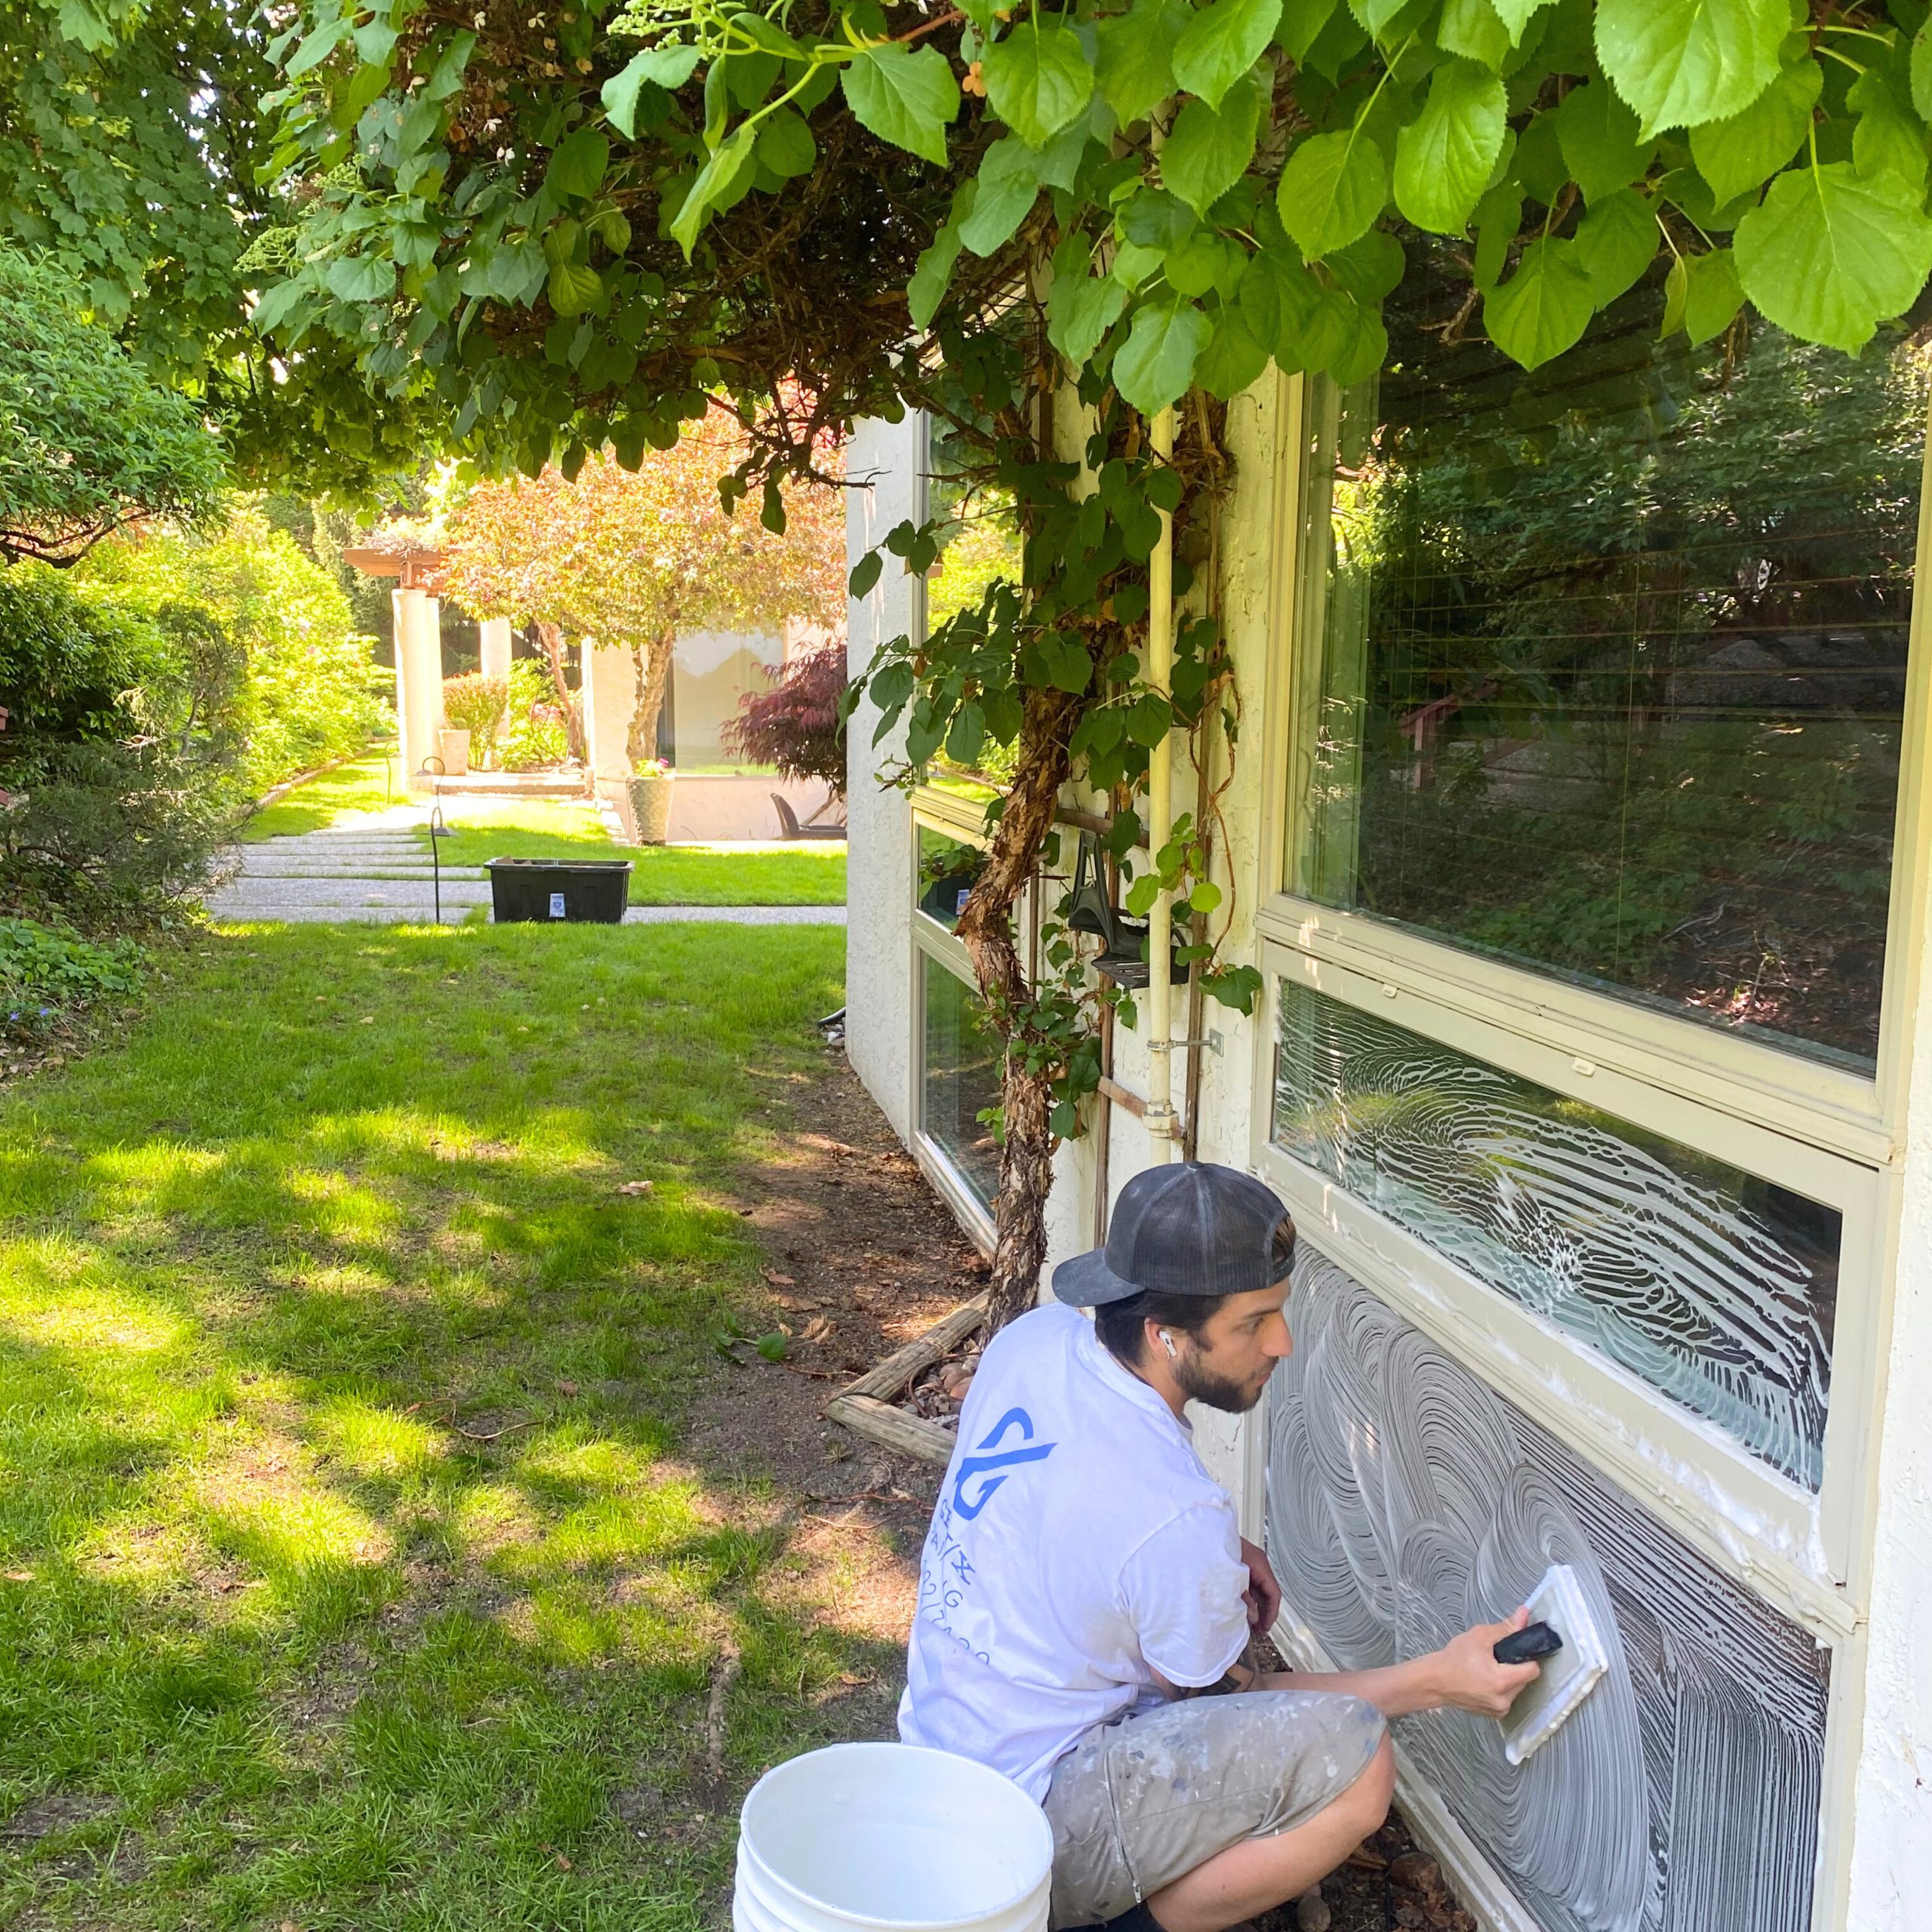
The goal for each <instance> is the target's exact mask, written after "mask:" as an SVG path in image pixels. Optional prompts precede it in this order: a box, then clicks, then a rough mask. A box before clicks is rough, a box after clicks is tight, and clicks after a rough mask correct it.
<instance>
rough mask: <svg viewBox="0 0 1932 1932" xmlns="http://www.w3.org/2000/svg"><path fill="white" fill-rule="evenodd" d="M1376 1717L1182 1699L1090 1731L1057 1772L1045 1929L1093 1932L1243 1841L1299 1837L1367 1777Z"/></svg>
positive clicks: (1319, 1694) (1302, 1705)
mask: <svg viewBox="0 0 1932 1932" xmlns="http://www.w3.org/2000/svg"><path fill="white" fill-rule="evenodd" d="M1382 1734H1383V1720H1382V1714H1381V1712H1379V1711H1378V1710H1377V1709H1375V1707H1374V1706H1373V1705H1372V1704H1366V1703H1363V1702H1362V1700H1361V1699H1360V1698H1359V1697H1343V1696H1340V1695H1338V1694H1336V1693H1334V1692H1332V1691H1319V1690H1244V1691H1241V1692H1238V1693H1237V1694H1234V1695H1232V1696H1229V1697H1198V1698H1191V1699H1189V1700H1185V1701H1183V1702H1180V1703H1172V1704H1165V1705H1163V1706H1161V1707H1160V1708H1159V1709H1155V1710H1152V1711H1146V1712H1142V1713H1141V1714H1140V1715H1138V1716H1134V1717H1127V1718H1118V1719H1117V1720H1116V1721H1115V1722H1113V1723H1112V1724H1101V1725H1099V1726H1097V1727H1095V1728H1094V1730H1090V1731H1089V1732H1088V1734H1087V1735H1086V1736H1085V1737H1083V1738H1082V1739H1081V1740H1080V1742H1079V1743H1078V1744H1076V1745H1075V1746H1074V1747H1073V1749H1072V1750H1071V1751H1069V1752H1068V1753H1067V1754H1066V1756H1065V1757H1064V1758H1062V1759H1061V1760H1060V1762H1059V1763H1058V1764H1057V1765H1055V1766H1054V1775H1053V1783H1052V1786H1051V1788H1050V1789H1048V1792H1047V1798H1046V1813H1047V1821H1048V1823H1049V1824H1051V1826H1053V1832H1054V1894H1053V1923H1054V1926H1055V1927H1066V1926H1071V1925H1091V1924H1097V1922H1098V1921H1100V1920H1102V1919H1106V1918H1114V1917H1115V1916H1116V1915H1118V1914H1119V1913H1121V1912H1124V1911H1126V1910H1127V1909H1128V1907H1129V1906H1132V1905H1135V1904H1137V1903H1140V1901H1141V1900H1143V1899H1147V1898H1151V1897H1152V1896H1153V1895H1154V1894H1155V1893H1156V1892H1158V1891H1160V1890H1161V1889H1162V1888H1163V1887H1166V1886H1168V1885H1171V1884H1173V1883H1174V1881H1175V1880H1176V1879H1177V1878H1180V1877H1182V1876H1183V1875H1185V1874H1186V1873H1187V1872H1192V1870H1193V1869H1195V1866H1198V1865H1203V1864H1205V1863H1207V1860H1209V1859H1211V1858H1212V1857H1214V1854H1216V1853H1217V1852H1220V1851H1225V1850H1226V1849H1227V1848H1228V1847H1229V1845H1231V1844H1240V1843H1241V1841H1242V1840H1243V1839H1244V1838H1272V1837H1273V1836H1274V1835H1275V1833H1276V1832H1285V1831H1291V1830H1292V1829H1294V1827H1295V1826H1297V1825H1303V1824H1306V1823H1307V1822H1308V1820H1309V1819H1311V1818H1312V1817H1314V1816H1315V1814H1316V1813H1317V1812H1318V1811H1320V1810H1322V1809H1323V1808H1324V1807H1325V1806H1327V1805H1329V1804H1333V1803H1334V1801H1335V1800H1336V1799H1337V1798H1340V1796H1341V1795H1342V1794H1343V1792H1345V1791H1346V1790H1347V1789H1349V1786H1351V1785H1352V1784H1353V1783H1355V1780H1356V1779H1358V1777H1361V1774H1362V1773H1363V1772H1364V1771H1365V1770H1367V1768H1368V1761H1369V1760H1370V1759H1371V1758H1373V1757H1374V1755H1375V1752H1376V1749H1377V1746H1379V1745H1380V1743H1381V1742H1382Z"/></svg>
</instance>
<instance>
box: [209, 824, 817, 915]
mask: <svg viewBox="0 0 1932 1932" xmlns="http://www.w3.org/2000/svg"><path fill="white" fill-rule="evenodd" d="M445 815H446V817H450V818H452V819H457V820H459V822H460V816H461V814H460V813H457V812H451V811H449V809H448V801H445ZM428 824H429V811H428V808H426V807H425V806H422V805H417V804H405V805H395V806H392V807H390V808H389V809H388V810H387V811H380V812H365V813H361V814H358V815H357V816H356V817H354V818H352V819H349V820H343V822H341V823H338V824H336V825H333V826H328V827H326V828H325V829H323V830H321V831H319V832H296V833H292V834H291V835H288V836H287V837H285V838H265V839H263V840H261V841H260V842H259V843H257V844H247V845H238V846H235V847H233V848H231V849H230V850H229V852H228V853H227V854H225V855H224V857H223V866H222V878H221V883H220V884H218V885H217V886H215V887H214V888H212V889H211V891H209V892H208V894H207V900H206V903H207V905H208V910H209V911H210V912H211V913H213V914H214V916H215V917H216V918H217V919H232V920H237V921H240V920H276V921H285V922H289V923H294V924H352V923H362V924H375V925H425V926H426V925H429V924H431V923H432V921H434V920H435V916H436V889H435V874H434V869H433V867H432V862H431V860H430V857H429V850H428V841H427V840H426V838H424V837H423V832H424V830H425V829H426V827H427V826H428ZM489 903H490V879H489V875H488V873H487V872H485V870H484V869H483V868H482V867H481V866H451V865H445V866H444V867H443V868H442V920H443V924H445V925H460V924H463V921H464V920H465V919H466V918H468V917H469V912H470V910H471V909H472V907H474V906H488V904H489ZM684 919H705V920H715V921H719V922H721V923H722V924H730V925H748V926H780V925H841V926H842V925H843V924H844V923H845V909H844V906H632V907H630V908H629V909H628V910H627V911H626V913H625V914H624V923H625V924H626V925H660V924H665V923H666V922H669V921H677V920H684Z"/></svg>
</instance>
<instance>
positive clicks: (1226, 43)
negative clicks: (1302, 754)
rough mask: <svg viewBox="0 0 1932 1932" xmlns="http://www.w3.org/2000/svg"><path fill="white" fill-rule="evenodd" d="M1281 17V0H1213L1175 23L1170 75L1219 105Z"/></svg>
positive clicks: (1249, 68)
mask: <svg viewBox="0 0 1932 1932" xmlns="http://www.w3.org/2000/svg"><path fill="white" fill-rule="evenodd" d="M1280 20H1281V0H1214V4H1213V5H1211V6H1207V7H1204V8H1201V11H1199V12H1198V14H1195V16H1194V17H1193V18H1192V20H1189V22H1188V23H1187V25H1186V26H1185V27H1183V29H1181V35H1180V39H1179V40H1177V42H1175V43H1174V78H1175V79H1176V80H1177V81H1178V82H1180V85H1182V86H1183V87H1184V88H1186V90H1187V91H1188V92H1189V94H1196V95H1198V96H1199V97H1200V98H1201V100H1204V101H1205V102H1206V103H1207V105H1208V106H1210V107H1219V106H1220V104H1221V102H1222V100H1223V97H1225V96H1226V94H1227V92H1228V91H1229V88H1232V86H1233V85H1234V84H1235V82H1237V81H1238V80H1239V79H1240V78H1241V77H1242V75H1244V74H1247V73H1248V72H1251V71H1252V69H1253V68H1254V63H1256V61H1257V60H1260V58H1261V55H1262V52H1263V49H1265V48H1266V46H1267V45H1268V43H1269V42H1270V41H1271V40H1272V39H1273V38H1274V37H1275V27H1276V26H1277V25H1278V23H1279V22H1280Z"/></svg>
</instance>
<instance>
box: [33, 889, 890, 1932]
mask: <svg viewBox="0 0 1932 1932" xmlns="http://www.w3.org/2000/svg"><path fill="white" fill-rule="evenodd" d="M641 940H642V936H641V935H640V934H638V933H637V932H636V931H635V930H633V931H618V930H614V929H610V928H583V927H563V928H502V929H497V930H494V931H493V930H491V929H489V928H465V929H461V930H457V929H445V930H443V931H431V930H426V929H424V930H411V929H399V930H380V931H344V930H341V929H325V928H296V929H292V930H291V929H275V928H263V929H260V930H255V931H234V932H229V933H224V934H217V935H215V936H213V937H208V938H205V939H203V940H199V941H198V942H197V943H196V944H195V947H194V949H193V950H192V952H191V953H190V955H189V956H188V957H187V958H186V960H185V961H183V963H182V964H180V966H179V967H178V968H175V969H174V971H173V973H172V975H171V977H170V978H169V979H168V980H166V981H165V982H164V983H162V985H161V986H160V987H159V988H158V993H157V997H156V999H155V1004H154V1005H153V1007H152V1010H151V1011H150V1012H149V1014H148V1015H147V1017H146V1018H145V1020H143V1021H142V1022H141V1023H140V1024H139V1025H138V1026H137V1027H136V1028H135V1029H134V1031H133V1032H131V1035H130V1036H129V1038H128V1039H127V1041H125V1044H123V1045H122V1046H121V1047H120V1048H118V1050H116V1051H112V1052H108V1053H103V1054H100V1056H98V1057H95V1058H94V1059H92V1060H86V1061H84V1062H82V1063H79V1064H78V1065H77V1066H74V1067H72V1068H70V1069H67V1070H66V1072H63V1073H62V1074H60V1075H57V1076H54V1077H51V1078H42V1079H41V1080H38V1081H35V1082H33V1083H32V1084H29V1085H28V1086H26V1087H23V1088H21V1089H20V1090H19V1091H17V1092H15V1093H14V1094H11V1095H10V1096H9V1097H8V1098H7V1099H6V1100H4V1101H0V1820H5V1819H6V1818H8V1817H12V1816H14V1815H16V1814H18V1813H19V1812H20V1810H21V1809H22V1807H26V1806H27V1805H29V1804H35V1803H39V1804H50V1803H55V1804H59V1805H60V1806H62V1807H66V1808H65V1809H63V1810H60V1812H59V1813H58V1814H57V1822H56V1823H55V1825H54V1828H53V1829H50V1830H48V1832H46V1833H45V1835H42V1836H40V1837H38V1838H29V1839H26V1840H20V1841H15V1842H14V1843H13V1844H12V1847H11V1849H10V1850H7V1851H5V1853H4V1854H0V1924H15V1923H31V1924H34V1925H36V1926H41V1927H52V1928H72V1929H73V1932H78V1928H81V1927H100V1928H105V1929H106V1932H177V1928H179V1932H186V1928H188V1927H191V1926H192V1927H197V1928H230V1927H232V1928H237V1929H238V1932H239V1928H244V1927H248V1928H254V1927H271V1928H272V1927H275V1926H277V1925H278V1924H281V1923H283V1922H284V1921H288V1922H289V1923H292V1924H296V1925H298V1926H300V1927H302V1928H303V1932H349V1928H352V1927H353V1928H355V1932H366V1929H367V1928H384V1929H385V1932H387V1929H388V1928H395V1929H396V1932H404V1929H405V1928H406V1929H407V1932H418V1928H421V1929H422V1932H429V1928H432V1927H435V1928H443V1927H448V1928H452V1929H453V1928H454V1927H458V1926H461V1927H465V1928H471V1929H472V1932H476V1929H480V1932H511V1929H512V1928H515V1932H522V1928H525V1927H533V1928H534V1927H552V1926H555V1927H571V1928H580V1927H581V1928H586V1932H603V1928H607V1927H608V1928H609V1929H610V1932H619V1928H622V1932H638V1928H643V1932H655V1929H656V1928H663V1932H688V1929H689V1928H694V1927H697V1926H698V1925H700V1924H703V1923H705V1922H706V1921H707V1920H708V1918H709V1916H710V1915H711V1913H712V1910H713V1909H714V1908H713V1906H712V1903H710V1902H711V1901H712V1900H715V1897H716V1896H717V1890H718V1887H719V1886H720V1885H721V1884H722V1883H723V1882H724V1878H725V1875H726V1872H727V1870H728V1852H729V1846H730V1829H729V1820H728V1817H725V1816H721V1815H717V1814H716V1813H715V1810H704V1807H705V1806H706V1804H708V1803H709V1799H708V1798H706V1795H705V1793H704V1791H703V1789H700V1786H694V1785H692V1783H691V1780H694V1779H696V1778H699V1777H700V1774H701V1772H702V1768H703V1755H704V1745H703V1709H704V1703H705V1699H706V1688H707V1685H708V1683H709V1678H710V1674H711V1672H712V1669H713V1667H714V1665H715V1660H716V1658H717V1657H718V1654H719V1652H720V1650H721V1647H722V1646H723V1645H724V1644H726V1643H727V1642H729V1643H730V1644H731V1645H732V1646H733V1647H735V1648H736V1649H737V1650H738V1651H740V1652H741V1654H742V1655H743V1658H744V1660H745V1667H744V1674H743V1677H742V1678H741V1679H740V1684H739V1687H738V1688H737V1690H734V1693H733V1696H732V1700H731V1725H730V1752H729V1755H728V1764H729V1767H730V1768H731V1770H732V1772H733V1774H734V1777H737V1778H738V1779H740V1780H743V1778H744V1777H748V1776H749V1775H750V1774H752V1773H753V1772H755V1770H756V1769H757V1768H758V1765H759V1764H760V1763H761V1762H762V1761H764V1759H765V1758H768V1757H770V1756H771V1755H776V1754H777V1752H779V1751H780V1750H784V1751H789V1750H792V1749H799V1748H802V1747H803V1746H805V1745H806V1744H808V1743H810V1742H811V1741H812V1740H813V1739H814V1737H823V1736H827V1735H830V1734H832V1731H831V1730H830V1728H829V1721H828V1720H827V1719H826V1718H824V1717H823V1715H822V1714H821V1713H820V1710H819V1709H818V1705H817V1698H818V1697H819V1696H820V1694H821V1693H823V1691H824V1690H826V1687H828V1686H834V1685H835V1684H837V1683H838V1681H840V1678H841V1673H842V1672H848V1671H850V1670H851V1669H854V1668H855V1667H857V1666H858V1665H859V1663H860V1660H861V1657H862V1656H863V1657H869V1659H870V1661H871V1662H872V1664H873V1665H874V1666H876V1665H877V1663H878V1661H879V1659H878V1657H877V1655H875V1654H872V1653H871V1652H869V1651H868V1650H867V1647H866V1644H865V1641H864V1640H863V1638H857V1637H854V1636H853V1635H848V1634H845V1633H844V1632H841V1630H840V1629H838V1628H836V1627H833V1626H823V1627H821V1626H818V1625H817V1624H815V1623H814V1621H813V1620H812V1619H811V1618H810V1617H808V1616H806V1615H804V1614H801V1611H800V1610H799V1609H798V1607H797V1605H796V1604H795V1602H794V1601H793V1592H792V1589H791V1587H790V1586H789V1584H786V1585H785V1586H783V1587H781V1578H780V1567H782V1566H781V1565H780V1562H779V1560H780V1558H781V1557H782V1556H783V1534H782V1533H780V1532H777V1531H773V1530H771V1529H770V1528H769V1527H765V1521H766V1519H765V1518H764V1515H762V1514H761V1512H759V1511H758V1509H752V1510H751V1511H750V1513H749V1514H747V1499H746V1497H744V1496H743V1494H740V1492H738V1491H736V1490H734V1489H733V1488H731V1487H718V1486H716V1485H714V1484H712V1483H711V1482H710V1481H708V1480H707V1478H706V1476H705V1475H704V1473H703V1471H702V1469H698V1468H696V1467H694V1466H692V1465H691V1463H689V1462H688V1461H687V1460H684V1459H682V1458H681V1457H679V1455H678V1443H679V1438H680V1432H681V1426H682V1421H683V1417H684V1416H685V1410H686V1406H687V1404H688V1401H689V1400H690V1398H691V1395H692V1392H693V1391H694V1389H698V1388H701V1387H702V1386H703V1383H704V1380H705V1377H706V1374H707V1368H706V1364H709V1363H711V1362H712V1361H714V1360H715V1358H714V1357H713V1355H712V1352H711V1344H712V1337H713V1335H714V1334H715V1331H717V1329H718V1327H719V1325H720V1324H721V1321H722V1320H723V1318H724V1316H725V1315H726V1314H727V1313H728V1312H733V1311H735V1312H737V1313H738V1314H740V1315H745V1314H749V1312H750V1310H751V1308H752V1303H753V1301H754V1298H755V1296H756V1295H757V1294H758V1274H757V1270H758V1262H759V1259H760V1257H759V1256H758V1254H757V1252H756V1251H755V1248H754V1247H753V1246H752V1243H751V1242H750V1241H749V1240H748V1238H747V1235H746V1227H745V1224H744V1223H743V1221H742V1220H740V1217H738V1215H737V1214H736V1213H735V1212H734V1211H733V1210H732V1208H731V1207H730V1206H729V1205H728V1204H726V1203H724V1202H723V1201H720V1200H719V1199H718V1198H717V1195H716V1194H715V1189H716V1187H717V1186H718V1183H719V1179H720V1177H721V1175H723V1174H726V1173H728V1171H729V1170H730V1168H731V1166H732V1165H733V1164H734V1163H737V1162H752V1161H757V1160H758V1159H759V1158H761V1155H764V1153H766V1152H768V1151H771V1150H772V1149H774V1147H775V1146H776V1145H777V1141H776V1139H775V1137H776V1136H777V1135H778V1134H780V1133H781V1132H782V1131H783V1130H784V1127H785V1124H786V1115H785V1113H784V1109H783V1098H782V1096H783V1091H784V1089H785V1088H786V1084H787V1083H788V1081H789V1080H790V1079H791V1078H792V1077H793V1076H794V1075H795V1074H796V1073H797V1072H798V1071H799V1070H800V1069H802V1068H803V1067H804V1066H806V1065H808V1063H809V1058H808V1057H809V1056H811V1055H812V1054H815V1053H817V1051H819V1049H818V1048H817V1046H816V1044H815V1043H814V1039H813V1036H812V1034H811V1027H810V1021H811V1019H812V1018H813V1017H815V1016H816V1015H817V1014H819V1013H820V1012H823V1011H825V1010H826V1008H828V1007H829V1006H831V1005H835V1004H837V1001H838V965H839V958H840V952H841V940H840V937H839V936H838V935H837V934H835V933H832V932H829V931H822V930H817V929H811V928H779V929H772V930H766V931H754V932H746V931H743V930H739V929H732V930H725V929H718V928H702V927H697V926H674V927H669V928H657V929H654V930H653V931H652V932H651V934H649V936H648V940H644V941H643V943H640V941H641ZM318 995H320V997H319V998H318ZM365 1015H369V1016H373V1018H374V1024H373V1025H371V1026H365V1025H363V1024H362V1023H361V1020H362V1017H363V1016H365ZM634 1179H648V1180H651V1182H652V1183H653V1184H654V1185H653V1191H652V1192H651V1194H650V1195H648V1196H644V1197H641V1198H640V1197H636V1196H625V1195H619V1194H618V1193H617V1191H616V1189H617V1186H618V1184H619V1183H620V1182H623V1181H626V1180H634ZM775 1566H779V1567H775ZM640 1807H641V1808H640ZM700 1810H704V1815H703V1816H702V1817H694V1813H697V1812H699V1811H700ZM640 1819H641V1820H643V1822H642V1823H641V1824H640V1823H638V1822H637V1821H638V1820H640ZM653 1820H657V1821H659V1822H657V1823H653V1822H652V1821H653Z"/></svg>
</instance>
